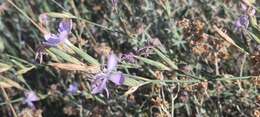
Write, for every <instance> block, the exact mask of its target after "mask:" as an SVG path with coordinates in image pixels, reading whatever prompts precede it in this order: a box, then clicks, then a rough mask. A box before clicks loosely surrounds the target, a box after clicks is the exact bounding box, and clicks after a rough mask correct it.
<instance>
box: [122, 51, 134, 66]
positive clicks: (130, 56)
mask: <svg viewBox="0 0 260 117" xmlns="http://www.w3.org/2000/svg"><path fill="white" fill-rule="evenodd" d="M134 56H135V55H134V54H133V53H132V52H130V53H127V54H123V56H122V58H121V59H122V60H125V61H128V62H130V63H135V62H136V59H135V57H134Z"/></svg>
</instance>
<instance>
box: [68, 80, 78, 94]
mask: <svg viewBox="0 0 260 117" xmlns="http://www.w3.org/2000/svg"><path fill="white" fill-rule="evenodd" d="M77 91H78V84H77V83H75V82H74V83H72V84H70V85H69V88H68V92H69V93H71V94H72V95H75V94H77Z"/></svg>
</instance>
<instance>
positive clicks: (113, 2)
mask: <svg viewBox="0 0 260 117" xmlns="http://www.w3.org/2000/svg"><path fill="white" fill-rule="evenodd" d="M111 2H112V5H113V7H114V8H116V7H117V4H118V0H111Z"/></svg>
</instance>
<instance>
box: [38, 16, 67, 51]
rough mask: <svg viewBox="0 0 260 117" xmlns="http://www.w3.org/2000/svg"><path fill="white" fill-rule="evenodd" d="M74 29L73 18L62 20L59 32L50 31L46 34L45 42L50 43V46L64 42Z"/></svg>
mask: <svg viewBox="0 0 260 117" xmlns="http://www.w3.org/2000/svg"><path fill="white" fill-rule="evenodd" d="M71 30H72V20H64V21H61V22H60V24H59V28H58V31H59V33H58V34H52V33H48V34H45V35H44V38H45V40H46V42H44V43H43V44H45V45H48V46H57V45H59V44H61V43H63V42H65V41H66V40H67V39H68V37H69V34H70V32H71Z"/></svg>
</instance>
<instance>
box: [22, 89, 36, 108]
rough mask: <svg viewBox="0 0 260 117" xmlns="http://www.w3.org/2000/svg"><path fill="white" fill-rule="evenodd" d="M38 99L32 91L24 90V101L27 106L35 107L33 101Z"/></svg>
mask: <svg viewBox="0 0 260 117" xmlns="http://www.w3.org/2000/svg"><path fill="white" fill-rule="evenodd" d="M38 100H39V97H38V96H37V95H36V94H35V92H34V91H28V92H25V100H24V103H26V104H27V105H28V106H29V107H31V108H35V106H34V104H33V102H34V101H38Z"/></svg>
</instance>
